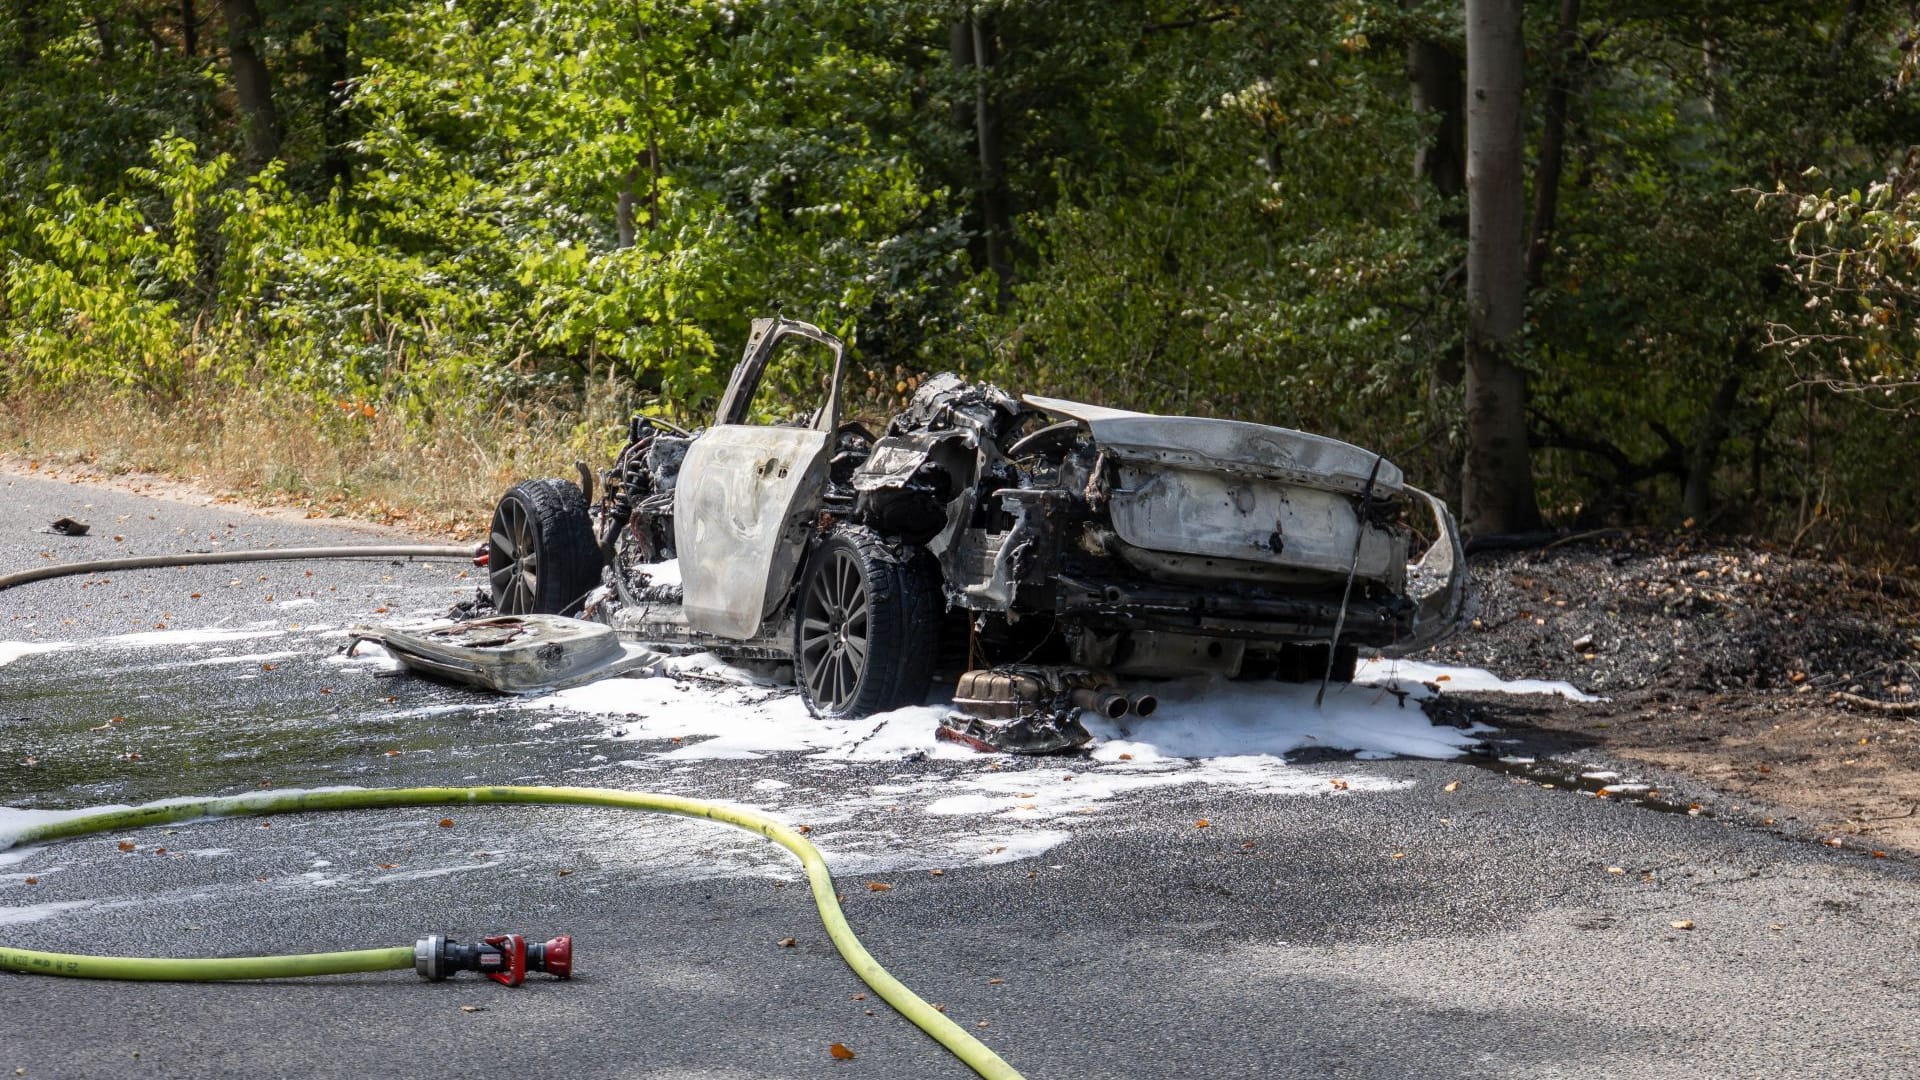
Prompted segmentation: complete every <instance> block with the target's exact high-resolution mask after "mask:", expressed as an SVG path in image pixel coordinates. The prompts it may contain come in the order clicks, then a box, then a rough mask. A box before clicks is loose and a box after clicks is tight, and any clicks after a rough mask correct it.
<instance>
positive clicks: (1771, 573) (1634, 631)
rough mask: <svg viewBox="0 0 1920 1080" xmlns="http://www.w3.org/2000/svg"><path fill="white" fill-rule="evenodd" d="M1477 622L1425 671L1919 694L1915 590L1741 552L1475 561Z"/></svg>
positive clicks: (1708, 687) (1593, 683)
mask: <svg viewBox="0 0 1920 1080" xmlns="http://www.w3.org/2000/svg"><path fill="white" fill-rule="evenodd" d="M1472 570H1473V578H1474V586H1475V588H1476V590H1477V591H1478V610H1477V611H1476V612H1475V615H1476V617H1475V618H1474V620H1473V621H1472V623H1471V624H1470V625H1469V626H1468V627H1467V628H1465V629H1464V630H1463V631H1462V632H1461V633H1460V634H1459V635H1458V636H1457V637H1455V638H1453V639H1451V640H1450V641H1447V642H1445V643H1443V644H1442V645H1440V646H1439V647H1438V648H1436V649H1435V650H1433V659H1435V660H1439V661H1444V662H1451V663H1462V664H1469V665H1473V666H1476V667H1486V668H1490V669H1492V670H1494V671H1497V672H1500V673H1501V674H1504V675H1527V676H1532V677H1539V678H1549V679H1564V680H1566V681H1568V682H1571V683H1573V684H1574V685H1576V686H1578V687H1580V688H1581V689H1583V690H1587V691H1590V692H1592V693H1596V694H1603V695H1605V694H1618V693H1621V692H1623V691H1636V690H1656V689H1658V690H1668V691H1690V692H1714V691H1733V690H1742V691H1759V692H1768V693H1796V694H1810V693H1814V692H1822V693H1823V696H1824V695H1825V694H1828V693H1832V692H1835V691H1845V692H1849V693H1852V694H1855V695H1859V696H1862V697H1865V698H1870V699H1875V700H1885V701H1895V702H1898V701H1905V700H1909V699H1912V698H1913V697H1914V694H1915V691H1916V688H1920V584H1916V583H1915V582H1913V581H1911V580H1908V579H1906V578H1902V577H1898V576H1891V575H1886V574H1882V573H1880V572H1876V571H1872V570H1863V569H1860V568H1857V567H1852V566H1849V565H1847V564H1846V563H1844V562H1836V561H1831V560H1822V559H1812V558H1804V557H1795V556H1791V555H1788V554H1787V553H1785V552H1784V551H1782V550H1781V549H1779V548H1777V547H1773V546H1770V545H1766V544H1762V543H1759V542H1755V541H1743V540H1727V539H1708V538H1703V537H1700V536H1696V535H1685V534H1682V535H1673V534H1645V535H1629V536H1625V537H1614V538H1610V539H1601V540H1593V541H1587V542H1572V543H1563V544H1562V545H1561V546H1558V547H1550V548H1545V549H1541V550H1537V551H1527V552H1498V553H1489V554H1486V555H1482V556H1476V557H1475V559H1474V560H1473V562H1472Z"/></svg>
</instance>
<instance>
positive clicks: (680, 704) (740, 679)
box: [524, 657, 1585, 876]
mask: <svg viewBox="0 0 1920 1080" xmlns="http://www.w3.org/2000/svg"><path fill="white" fill-rule="evenodd" d="M667 667H668V668H669V670H670V671H671V672H676V673H677V674H678V676H679V677H677V678H676V677H653V678H623V679H611V680H606V681H603V682H599V683H595V684H591V685H588V686H583V687H578V688H575V689H572V690H565V691H561V692H559V693H556V694H550V695H547V696H545V697H542V698H538V699H535V700H532V701H530V702H528V703H526V705H525V706H524V707H526V708H529V709H531V710H533V711H534V717H533V718H531V719H533V722H535V723H548V722H551V720H552V713H553V712H555V711H566V712H573V713H586V714H593V715H596V716H599V717H601V718H603V719H602V722H603V723H605V724H607V725H608V728H609V731H610V733H611V734H612V735H613V736H614V737H615V738H617V739H622V740H626V741H630V742H638V743H643V744H653V745H648V746H645V747H644V748H641V747H636V749H641V750H642V752H641V753H640V754H639V755H638V756H636V757H634V758H631V759H628V760H626V761H622V762H619V764H621V765H623V766H625V767H627V768H628V769H632V770H635V771H638V772H641V773H645V774H650V775H649V780H650V781H658V782H657V783H654V782H649V783H648V784H647V786H649V787H652V788H655V789H657V790H674V789H677V788H684V789H686V790H688V791H689V793H691V794H698V793H699V792H698V790H697V788H698V785H699V783H700V780H701V775H702V774H701V772H700V770H699V769H698V767H697V765H698V762H699V761H701V760H707V759H726V760H733V761H740V762H749V763H750V762H752V761H753V760H755V759H760V758H770V757H771V756H773V755H795V754H798V755H804V757H803V759H802V760H800V761H794V760H792V758H791V757H789V758H787V759H786V760H784V761H782V762H781V763H780V764H779V765H778V766H777V769H778V772H777V777H778V779H774V778H773V777H765V778H761V779H757V780H753V781H751V782H750V784H749V788H750V790H751V792H752V795H753V797H754V798H755V799H756V801H759V802H761V804H762V805H761V808H762V809H764V810H766V811H767V812H769V813H772V814H774V815H775V816H777V817H779V818H781V819H782V820H786V821H789V822H793V823H796V824H808V825H810V826H811V827H812V828H813V830H814V839H815V840H817V841H818V842H819V843H820V845H821V847H822V849H823V850H824V851H825V852H826V853H827V858H828V862H829V864H830V865H831V866H832V867H833V868H834V869H835V870H836V871H839V872H845V873H863V874H864V873H885V872H889V871H897V870H906V869H919V868H936V867H951V866H958V865H968V864H975V865H977V864H983V863H987V862H1004V861H1012V860H1018V859H1031V858H1035V857H1037V856H1039V855H1041V854H1044V853H1046V852H1048V851H1051V850H1053V849H1054V848H1056V847H1059V846H1060V845H1062V844H1065V843H1067V842H1068V841H1070V840H1071V839H1072V837H1073V834H1074V830H1075V827H1076V826H1075V823H1076V822H1078V821H1081V820H1084V819H1085V818H1087V817H1090V816H1099V815H1103V814H1112V813H1125V812H1126V810H1125V806H1126V803H1127V801H1128V800H1129V799H1131V798H1137V797H1139V796H1141V795H1142V794H1143V793H1147V792H1156V791H1158V792H1169V791H1172V790H1175V789H1180V790H1183V791H1191V792H1200V793H1204V792H1206V791H1209V790H1212V791H1233V792H1243V793H1249V794H1262V795H1274V796H1287V797H1313V798H1353V797H1364V796H1365V795H1366V794H1367V793H1371V792H1380V791H1388V790H1393V789H1395V788H1399V787H1403V786H1405V784H1406V781H1401V780H1397V779H1393V778H1389V777H1385V776H1380V775H1376V774H1374V773H1370V772H1369V771H1368V770H1367V768H1366V767H1365V766H1363V765H1362V766H1356V765H1354V764H1351V763H1345V762H1332V763H1327V762H1321V763H1318V764H1313V765H1298V764H1294V763H1292V762H1289V761H1288V760H1287V755H1289V754H1294V753H1297V752H1299V751H1302V750H1308V749H1315V748H1318V749H1325V750H1333V751H1342V752H1350V753H1352V754H1354V755H1355V757H1357V758H1361V759H1368V758H1385V757H1398V756H1405V757H1421V758H1452V757H1456V756H1459V755H1460V754H1463V753H1465V752H1467V751H1468V750H1469V749H1471V748H1473V747H1474V746H1476V745H1478V744H1480V743H1482V742H1483V741H1484V740H1485V737H1486V736H1487V735H1488V734H1490V733H1491V731H1492V729H1490V728H1486V727H1475V728H1471V729H1466V730H1462V729H1459V728H1454V727H1447V726H1437V725H1435V724H1434V723H1433V722H1432V721H1431V720H1429V719H1428V718H1427V716H1426V714H1425V712H1424V711H1423V710H1422V709H1421V708H1420V701H1421V700H1423V699H1426V698H1430V697H1433V696H1434V695H1435V694H1436V693H1443V692H1445V690H1474V691H1486V692H1500V693H1557V694H1562V695H1564V696H1567V697H1569V698H1573V699H1575V700H1580V699H1582V698H1584V696H1585V695H1582V694H1581V693H1580V691H1578V690H1577V689H1575V688H1573V687H1571V686H1569V685H1567V684H1565V683H1549V682H1544V681H1541V680H1508V679H1501V678H1499V677H1497V676H1494V675H1492V674H1490V673H1488V672H1484V671H1480V670H1478V669H1472V668H1446V667H1439V666H1436V665H1428V664H1413V663H1409V662H1406V661H1400V662H1397V663H1396V662H1389V661H1380V662H1377V663H1369V664H1368V665H1366V666H1365V667H1364V668H1363V669H1362V671H1361V676H1360V679H1359V680H1358V681H1356V682H1355V683H1353V684H1350V685H1338V684H1336V685H1334V686H1332V687H1329V689H1328V692H1327V696H1326V700H1325V702H1324V703H1323V704H1322V705H1321V706H1319V707H1316V706H1315V704H1314V700H1313V699H1314V694H1315V692H1316V691H1317V689H1318V687H1317V686H1316V685H1311V684H1309V685H1292V684H1284V683H1274V682H1259V683H1256V682H1228V681H1221V680H1211V679H1191V680H1184V681H1177V682H1167V683H1160V684H1157V685H1155V686H1154V687H1153V690H1154V692H1155V693H1156V694H1157V695H1158V696H1159V698H1160V702H1161V705H1160V709H1159V711H1158V712H1157V713H1155V714H1154V715H1153V716H1151V717H1148V718H1145V719H1142V718H1139V717H1130V718H1127V719H1124V720H1122V721H1111V720H1107V719H1104V718H1099V717H1093V718H1088V719H1086V720H1085V721H1084V722H1085V723H1086V724H1087V726H1088V729H1089V730H1090V731H1091V732H1092V733H1093V735H1094V737H1095V739H1094V743H1093V746H1092V751H1091V754H1090V760H1089V759H1088V758H1081V759H1078V760H1068V761H1065V762H1064V763H1061V762H1056V761H1046V762H1045V763H1044V764H1041V763H1039V762H1034V761H1031V760H1030V759H1019V758H1010V757H1007V756H1004V755H986V754H978V753H975V752H974V751H972V750H970V749H967V748H965V747H962V746H959V745H956V744H954V743H951V742H947V741H944V740H941V739H938V738H936V737H935V734H934V732H935V730H936V728H937V726H938V724H939V721H940V718H941V717H942V716H943V715H944V714H945V713H946V712H947V711H948V710H949V709H950V706H947V705H935V706H923V707H915V708H907V709H899V710H896V711H894V712H890V713H883V714H880V715H876V716H870V717H865V718H863V719H859V720H831V719H822V718H819V717H816V716H813V715H811V714H810V713H809V712H808V711H807V709H806V707H805V706H804V704H802V702H801V701H800V699H799V697H798V695H797V694H795V693H793V692H792V691H791V690H790V689H786V688H785V687H783V686H782V685H780V682H779V676H780V675H782V674H783V673H781V672H775V673H773V675H771V676H770V675H768V674H767V673H764V672H761V671H749V670H746V669H742V668H731V667H728V666H727V665H725V664H723V663H721V662H719V661H717V660H714V659H713V658H711V657H696V658H687V659H680V660H675V661H672V662H670V663H669V664H668V665H667ZM1436 687H1439V688H1443V689H1436ZM661 743H668V744H669V745H665V746H662V745H659V744H661ZM929 759H933V760H939V761H941V762H943V763H945V767H943V768H942V769H941V770H940V773H941V775H938V776H931V775H928V774H927V773H925V772H923V771H921V770H919V769H918V768H916V769H915V770H914V771H912V772H908V773H905V774H903V775H901V776H894V777H889V778H888V779H887V780H885V781H883V782H880V783H873V784H869V785H867V786H865V787H857V788H854V789H853V790H850V791H849V790H846V789H845V788H843V787H841V786H839V785H838V784H836V783H835V782H834V780H833V779H831V778H830V777H829V776H822V777H821V779H820V781H819V782H818V783H816V782H810V781H811V780H812V778H813V777H814V775H815V774H832V773H836V772H841V771H844V770H846V769H847V768H849V763H854V762H864V763H883V762H889V761H925V760H929ZM769 764H770V765H772V763H771V762H769ZM956 765H958V766H959V770H958V771H957V772H956V771H955V769H954V766H956ZM1035 765H1039V767H1034V766H1035ZM822 784H823V785H825V786H819V785H822ZM632 828H633V826H631V825H628V824H623V825H622V826H620V827H617V828H613V829H610V830H609V833H610V834H609V835H608V838H607V843H606V847H607V849H609V850H611V849H614V848H619V847H622V846H624V845H623V843H622V839H623V838H624V837H627V836H629V835H631V830H632ZM647 831H648V832H651V831H652V830H651V829H648V830H647ZM650 842H654V843H658V842H659V840H658V838H657V837H655V838H653V839H651V840H650ZM671 846H672V847H673V848H674V849H675V854H676V855H677V856H678V857H677V858H675V859H674V860H673V862H674V863H675V867H674V869H675V872H677V873H686V874H692V875H695V876H703V875H704V874H706V873H707V872H708V870H707V867H708V865H709V864H712V863H728V862H732V863H735V864H736V865H741V866H743V867H744V868H747V869H751V870H754V871H758V872H762V873H772V874H775V875H776V876H779V875H780V874H783V873H786V872H787V871H786V869H785V868H784V867H783V865H782V864H780V863H779V862H778V861H775V860H770V859H769V858H768V856H767V855H766V854H765V853H758V852H756V851H755V849H754V848H753V847H752V846H751V845H741V844H740V843H738V842H737V841H735V840H731V839H725V838H710V839H706V840H705V842H704V843H699V844H696V845H695V846H693V847H691V848H689V847H688V846H687V843H686V841H684V840H679V841H677V842H675V843H673V844H672V845H671Z"/></svg>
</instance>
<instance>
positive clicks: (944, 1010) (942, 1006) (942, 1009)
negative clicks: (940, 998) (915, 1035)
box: [933, 1005, 947, 1013]
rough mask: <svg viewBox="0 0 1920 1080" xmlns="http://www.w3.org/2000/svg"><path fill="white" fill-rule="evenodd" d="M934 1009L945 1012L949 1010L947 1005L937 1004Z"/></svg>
mask: <svg viewBox="0 0 1920 1080" xmlns="http://www.w3.org/2000/svg"><path fill="white" fill-rule="evenodd" d="M933 1011H934V1012H937V1013H943V1012H946V1011H947V1007H946V1006H945V1005H935V1006H934V1007H933Z"/></svg>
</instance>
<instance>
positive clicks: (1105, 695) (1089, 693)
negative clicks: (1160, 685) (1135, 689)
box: [1073, 687, 1160, 720]
mask: <svg viewBox="0 0 1920 1080" xmlns="http://www.w3.org/2000/svg"><path fill="white" fill-rule="evenodd" d="M1073 703H1074V704H1075V705H1078V706H1080V707H1081V708H1083V709H1086V710H1087V711H1089V712H1096V713H1099V714H1100V715H1101V716H1104V717H1106V718H1107V719H1109V720H1118V719H1120V718H1121V717H1123V716H1126V715H1127V714H1128V713H1132V714H1133V715H1135V716H1152V715H1153V714H1154V711H1155V710H1157V709H1159V708H1160V699H1159V698H1156V697H1154V696H1153V695H1152V694H1135V695H1133V697H1132V698H1128V697H1127V696H1126V695H1125V694H1121V693H1118V692H1116V691H1113V690H1093V689H1088V688H1085V687H1082V688H1081V689H1078V690H1075V691H1074V692H1073Z"/></svg>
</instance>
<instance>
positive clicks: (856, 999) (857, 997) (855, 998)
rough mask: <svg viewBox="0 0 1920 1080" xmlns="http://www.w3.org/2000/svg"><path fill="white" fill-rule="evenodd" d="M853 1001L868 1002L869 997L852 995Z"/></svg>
mask: <svg viewBox="0 0 1920 1080" xmlns="http://www.w3.org/2000/svg"><path fill="white" fill-rule="evenodd" d="M851 1000H853V1001H865V1000H867V995H865V994H853V995H851Z"/></svg>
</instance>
